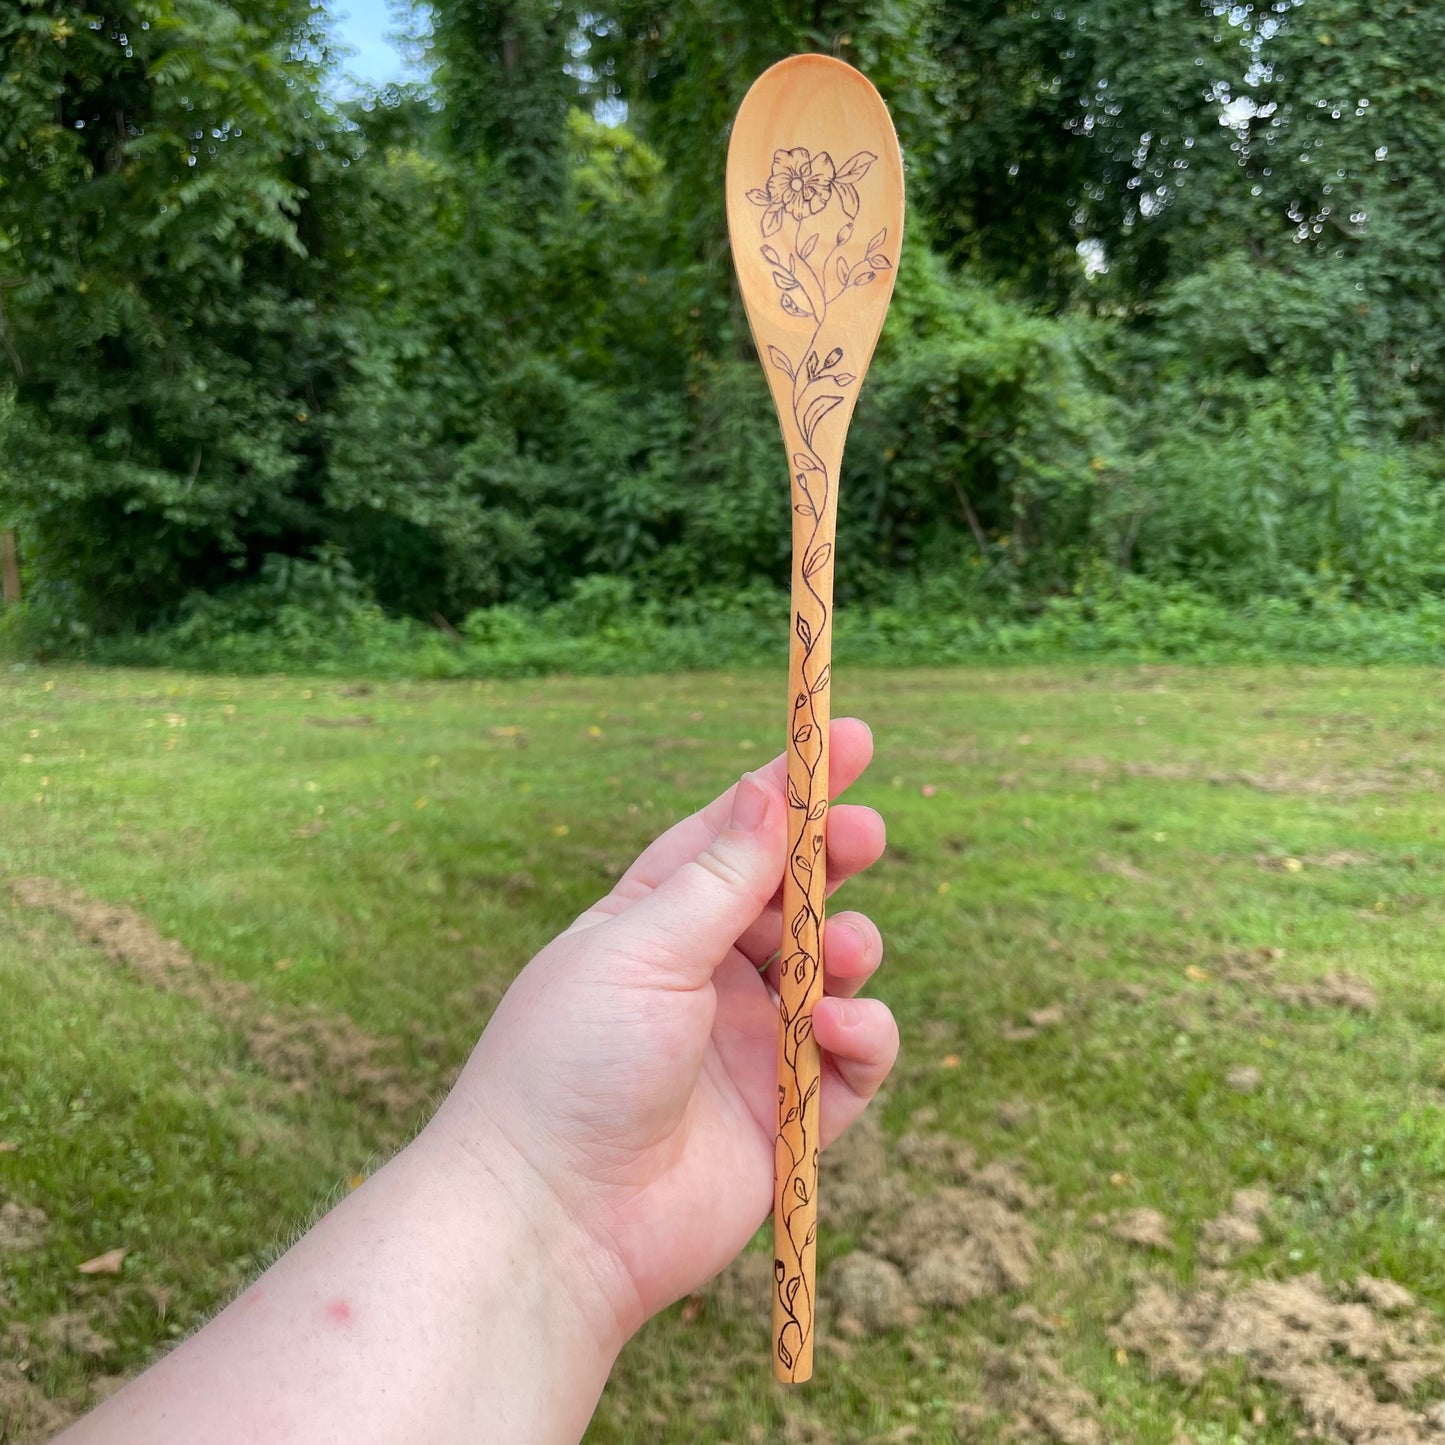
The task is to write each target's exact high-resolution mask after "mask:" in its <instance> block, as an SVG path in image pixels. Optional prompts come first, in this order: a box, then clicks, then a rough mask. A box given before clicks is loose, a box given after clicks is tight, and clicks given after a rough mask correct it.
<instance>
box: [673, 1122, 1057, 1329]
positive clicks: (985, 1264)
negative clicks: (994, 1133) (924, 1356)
mask: <svg viewBox="0 0 1445 1445" xmlns="http://www.w3.org/2000/svg"><path fill="white" fill-rule="evenodd" d="M820 1169H821V1176H822V1177H821V1182H820V1184H819V1189H818V1196H819V1207H820V1210H821V1214H822V1218H823V1221H824V1223H825V1224H826V1226H827V1227H828V1228H829V1229H830V1230H831V1231H833V1232H835V1233H839V1234H845V1235H851V1236H852V1237H853V1238H855V1239H857V1240H858V1241H859V1244H860V1247H859V1248H857V1249H854V1250H852V1251H850V1252H848V1253H846V1254H843V1255H840V1256H838V1257H837V1258H835V1259H833V1260H832V1261H831V1262H827V1263H825V1264H824V1268H823V1272H822V1280H821V1292H822V1294H823V1296H824V1301H825V1304H826V1311H825V1312H823V1313H821V1314H820V1319H824V1320H826V1321H827V1322H828V1325H829V1328H830V1331H831V1332H832V1333H834V1334H835V1335H836V1336H841V1339H839V1340H838V1341H837V1343H838V1344H839V1346H840V1347H841V1346H844V1345H846V1342H847V1340H848V1339H849V1338H855V1339H856V1338H858V1337H861V1336H867V1335H873V1334H877V1333H880V1332H882V1331H885V1330H891V1329H899V1328H907V1327H908V1326H909V1325H911V1324H913V1323H914V1322H916V1321H917V1320H918V1318H919V1317H920V1312H921V1307H929V1308H935V1309H960V1308H962V1307H963V1306H965V1305H967V1304H968V1303H969V1302H970V1301H972V1300H976V1299H982V1298H985V1297H990V1296H996V1295H1000V1294H1004V1293H1009V1292H1014V1291H1018V1290H1023V1289H1026V1288H1027V1287H1028V1284H1029V1280H1030V1277H1031V1272H1032V1268H1033V1265H1034V1262H1035V1260H1036V1258H1037V1250H1036V1247H1035V1243H1034V1232H1033V1227H1032V1225H1031V1224H1030V1222H1029V1219H1028V1217H1027V1215H1026V1214H1025V1213H1024V1211H1025V1210H1027V1209H1032V1208H1034V1207H1036V1206H1037V1205H1038V1204H1039V1203H1040V1202H1041V1196H1040V1194H1039V1191H1037V1190H1036V1189H1034V1188H1033V1187H1032V1186H1031V1185H1030V1184H1029V1183H1028V1182H1027V1181H1026V1180H1025V1179H1024V1178H1023V1177H1022V1176H1021V1175H1020V1174H1019V1173H1018V1171H1017V1170H1016V1169H1014V1168H1013V1167H1012V1166H1011V1165H1009V1164H1008V1163H1006V1162H1005V1161H1003V1160H991V1161H988V1162H984V1163H980V1162H979V1159H978V1155H977V1153H976V1152H975V1150H974V1149H973V1148H972V1147H970V1146H969V1145H968V1144H965V1143H964V1142H963V1141H962V1140H960V1139H957V1138H955V1137H953V1136H952V1135H950V1134H945V1133H942V1132H940V1131H934V1130H922V1129H919V1130H913V1131H911V1132H909V1133H907V1134H905V1135H904V1136H903V1137H902V1138H901V1139H899V1141H898V1142H897V1144H895V1145H893V1146H892V1147H891V1148H890V1147H889V1146H888V1144H887V1142H886V1141H885V1139H884V1137H883V1134H882V1130H881V1128H880V1126H879V1124H878V1119H877V1114H876V1112H875V1113H869V1114H866V1115H865V1116H864V1117H863V1118H862V1119H860V1120H859V1121H858V1123H857V1124H855V1125H854V1126H853V1128H852V1129H850V1130H849V1131H848V1133H847V1134H845V1135H844V1136H843V1138H842V1139H840V1140H839V1141H838V1142H837V1143H836V1144H834V1145H833V1147H832V1148H830V1149H829V1150H828V1151H827V1152H826V1153H825V1154H824V1155H823V1157H822V1161H821V1166H820ZM771 1263H772V1261H771V1259H770V1257H768V1256H766V1255H762V1254H757V1253H753V1252H750V1253H748V1254H744V1255H742V1256H741V1257H740V1258H738V1259H736V1260H734V1261H733V1262H732V1264H730V1265H729V1266H728V1267H727V1269H725V1270H724V1271H723V1272H722V1274H720V1275H719V1276H718V1277H717V1278H716V1279H714V1280H713V1281H712V1282H711V1283H710V1284H709V1285H708V1286H707V1287H706V1288H705V1289H704V1290H703V1291H702V1298H703V1299H706V1300H708V1301H710V1302H711V1303H712V1305H713V1306H714V1308H716V1310H717V1311H718V1312H719V1313H720V1314H721V1315H722V1316H723V1317H724V1318H729V1319H750V1320H758V1321H761V1320H763V1319H765V1318H766V1315H767V1311H768V1300H769V1298H770V1297H771V1290H772V1276H771Z"/></svg>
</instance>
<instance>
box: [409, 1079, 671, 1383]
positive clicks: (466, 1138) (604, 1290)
mask: <svg viewBox="0 0 1445 1445" xmlns="http://www.w3.org/2000/svg"><path fill="white" fill-rule="evenodd" d="M406 1152H407V1154H408V1155H411V1154H413V1152H415V1155H416V1159H415V1167H417V1168H419V1169H421V1170H424V1171H426V1172H427V1173H429V1174H431V1175H433V1176H435V1177H437V1178H439V1179H442V1180H444V1181H446V1187H448V1188H449V1189H451V1190H452V1191H455V1192H457V1193H459V1194H461V1195H462V1196H463V1198H464V1200H465V1204H466V1207H465V1209H464V1212H463V1217H464V1218H465V1219H467V1221H468V1222H469V1225H470V1226H471V1228H470V1230H469V1232H470V1233H471V1236H472V1237H471V1239H470V1240H469V1241H468V1242H469V1244H470V1245H471V1246H472V1247H473V1248H475V1249H476V1250H478V1251H480V1253H481V1255H482V1257H483V1258H484V1259H490V1260H495V1258H496V1256H497V1251H498V1246H499V1243H501V1242H502V1240H505V1251H504V1253H505V1258H506V1259H507V1262H508V1267H509V1269H510V1270H511V1271H512V1272H514V1273H515V1275H516V1276H517V1278H518V1279H519V1280H520V1279H526V1280H528V1281H529V1282H530V1287H531V1288H534V1289H536V1290H538V1291H539V1296H540V1297H539V1299H538V1301H537V1303H538V1306H539V1307H540V1308H541V1309H542V1310H543V1312H544V1314H545V1315H546V1317H547V1319H548V1320H549V1321H550V1322H551V1324H552V1325H553V1326H554V1327H555V1328H557V1329H558V1330H560V1331H562V1332H563V1333H564V1335H566V1336H568V1337H575V1338H576V1339H578V1340H581V1341H585V1342H586V1344H587V1346H588V1347H589V1348H590V1350H591V1351H592V1353H593V1354H594V1355H595V1358H596V1360H597V1361H598V1362H599V1363H600V1366H601V1370H602V1379H603V1381H605V1379H606V1375H607V1373H608V1372H609V1371H610V1370H611V1367H612V1365H613V1363H614V1361H615V1360H616V1358H617V1356H618V1354H619V1353H620V1352H621V1350H622V1347H623V1345H625V1344H626V1343H627V1341H628V1340H629V1339H630V1338H631V1337H632V1335H633V1334H635V1333H636V1331H637V1330H638V1328H639V1327H640V1326H641V1325H642V1323H643V1321H644V1319H645V1318H646V1314H645V1311H644V1309H643V1307H642V1303H641V1301H640V1299H639V1296H638V1293H637V1289H636V1286H635V1285H634V1283H633V1281H632V1277H631V1275H630V1274H629V1273H628V1271H627V1269H626V1268H625V1266H624V1265H623V1264H622V1262H621V1260H620V1259H619V1258H618V1256H617V1254H616V1252H615V1251H613V1250H611V1249H610V1248H608V1247H607V1246H606V1245H605V1243H604V1242H602V1241H599V1240H598V1239H597V1238H596V1237H595V1236H594V1235H593V1234H592V1233H591V1232H590V1231H589V1230H587V1229H586V1228H585V1227H584V1226H583V1225H582V1224H581V1223H580V1222H579V1221H578V1219H577V1217H576V1215H575V1214H574V1213H573V1211H572V1210H571V1209H570V1208H569V1207H568V1206H567V1204H566V1203H565V1202H564V1201H563V1200H562V1199H561V1198H560V1197H559V1196H558V1194H557V1192H556V1190H555V1189H554V1188H553V1187H552V1186H551V1184H550V1183H549V1182H548V1181H547V1179H546V1178H545V1177H544V1175H543V1174H542V1173H541V1172H540V1171H539V1170H538V1169H537V1167H536V1166H535V1165H534V1164H533V1163H532V1162H531V1160H530V1159H528V1158H527V1156H526V1154H525V1153H524V1152H523V1151H522V1150H521V1149H519V1148H518V1147H517V1146H516V1145H515V1144H514V1143H513V1142H512V1139H511V1138H510V1136H509V1135H508V1133H507V1131H506V1130H505V1129H504V1128H502V1127H501V1126H500V1125H499V1124H498V1122H497V1121H496V1120H494V1119H478V1118H476V1117H475V1116H474V1115H473V1114H471V1112H470V1111H467V1113H463V1111H461V1110H457V1111H455V1112H453V1110H452V1109H450V1108H449V1107H448V1105H447V1104H443V1106H442V1108H441V1109H440V1110H439V1111H438V1113H437V1114H436V1116H435V1117H434V1118H433V1119H432V1120H431V1122H430V1123H428V1124H427V1126H426V1128H425V1129H424V1130H423V1131H422V1132H421V1134H419V1135H418V1136H417V1138H416V1139H415V1140H414V1141H413V1142H412V1144H410V1145H409V1146H408V1148H407V1151H406ZM499 1233H500V1238H499ZM599 1390H600V1385H599Z"/></svg>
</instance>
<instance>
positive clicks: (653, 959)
mask: <svg viewBox="0 0 1445 1445" xmlns="http://www.w3.org/2000/svg"><path fill="white" fill-rule="evenodd" d="M784 819H785V809H784V807H783V803H782V797H781V794H780V793H779V792H778V790H777V789H776V788H771V787H769V786H768V785H767V784H766V783H765V782H763V781H762V780H761V778H759V777H758V775H757V774H756V773H744V774H743V776H742V778H741V779H739V781H738V785H737V787H736V788H735V789H734V790H733V801H732V812H731V814H730V815H729V817H728V820H727V822H726V824H724V826H723V828H722V831H721V832H719V833H718V834H717V835H716V836H715V837H714V838H713V840H712V842H710V843H709V844H708V845H707V847H706V848H704V849H703V850H702V852H701V853H699V854H698V855H697V856H696V857H695V858H691V859H689V860H688V861H687V862H686V863H684V864H683V865H682V866H681V867H680V868H679V869H678V870H677V871H676V872H675V873H673V874H672V875H671V876H670V877H668V878H666V879H664V880H663V881H662V882H661V883H659V884H658V885H657V887H656V888H654V889H653V890H652V892H651V893H649V894H648V895H647V897H646V898H644V899H642V900H641V901H640V902H638V903H636V904H634V905H633V906H632V907H631V908H629V909H628V910H627V912H626V913H624V914H622V915H620V916H619V917H617V918H614V919H612V920H611V921H610V922H608V923H607V924H605V925H604V928H605V929H606V932H607V935H608V940H609V942H610V944H611V946H612V947H613V948H614V949H616V950H617V951H618V952H620V953H622V954H624V955H625V956H626V957H628V958H630V959H632V960H634V961H636V962H638V963H640V964H642V965H643V966H644V967H647V968H649V969H652V970H656V971H659V972H660V973H661V974H662V975H663V978H664V980H665V981H666V982H669V983H672V984H673V985H674V986H677V987H682V988H697V987H699V986H700V985H701V984H702V983H704V982H705V981H706V980H707V979H708V978H709V977H710V976H711V974H712V971H713V969H715V968H716V967H717V966H718V964H719V963H721V962H722V960H723V958H724V956H725V955H726V954H727V951H728V949H729V948H731V947H732V946H733V944H734V943H736V942H737V940H738V938H739V937H740V936H741V935H742V933H743V931H744V930H745V929H746V928H748V926H749V925H750V924H752V923H753V922H755V921H756V919H757V917H758V915H759V914H760V913H761V912H762V911H763V909H764V908H765V907H766V906H767V904H768V901H769V900H770V899H771V898H772V896H773V894H774V893H776V892H777V891H778V885H779V884H780V883H781V882H782V877H783V859H784V855H785V854H786V852H787V837H786V828H785V826H784Z"/></svg>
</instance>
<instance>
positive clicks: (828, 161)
mask: <svg viewBox="0 0 1445 1445" xmlns="http://www.w3.org/2000/svg"><path fill="white" fill-rule="evenodd" d="M835 174H836V172H835V171H834V169H833V158H832V156H830V155H829V154H828V152H827V151H819V152H818V154H817V155H815V156H810V155H809V154H808V151H807V148H806V147H804V146H797V147H795V148H794V149H793V150H790V151H774V152H773V173H772V175H771V176H769V177H768V185H767V190H766V192H765V194H766V196H767V198H768V205H769V208H772V207H774V206H781V207H782V208H783V209H784V210H785V211H786V212H787V213H788V214H789V215H790V216H792V217H793V219H794V220H798V221H801V220H803V219H804V217H806V216H816V215H817V214H818V212H819V211H821V210H822V209H823V207H824V206H826V205H827V204H828V201H829V198H830V197H831V196H832V194H833V177H834V175H835Z"/></svg>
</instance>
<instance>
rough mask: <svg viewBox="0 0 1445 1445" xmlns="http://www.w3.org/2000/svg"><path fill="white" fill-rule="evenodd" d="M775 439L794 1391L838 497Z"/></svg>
mask: <svg viewBox="0 0 1445 1445" xmlns="http://www.w3.org/2000/svg"><path fill="white" fill-rule="evenodd" d="M783 436H784V439H785V441H786V444H787V447H788V454H789V456H790V457H792V459H793V487H792V498H793V588H792V617H793V627H792V639H791V645H790V648H789V661H788V697H789V704H788V743H787V753H788V861H787V865H786V871H785V872H784V874H783V924H784V933H783V941H782V942H783V946H782V954H781V959H780V964H779V984H778V987H779V994H780V1000H779V1010H780V1018H779V1029H778V1135H777V1143H776V1150H777V1154H776V1159H775V1163H774V1170H773V1188H774V1196H773V1261H774V1263H773V1272H774V1276H775V1281H774V1282H775V1284H776V1289H775V1291H774V1296H773V1339H774V1350H773V1369H774V1371H775V1373H776V1374H777V1376H778V1378H779V1379H781V1380H787V1381H794V1382H796V1381H800V1380H806V1379H808V1378H809V1377H810V1376H811V1375H812V1373H813V1311H814V1295H815V1281H816V1263H817V1237H818V1148H819V1142H820V1140H819V1117H818V1092H819V1083H820V1071H821V1059H820V1056H819V1051H818V1043H817V1040H816V1039H815V1038H814V1037H813V1006H814V1005H815V1004H816V1003H817V1001H818V999H819V998H820V997H822V993H823V915H824V896H825V886H826V881H827V875H828V863H827V847H826V844H825V841H824V838H825V830H826V827H827V818H828V720H829V713H830V710H831V703H832V687H831V677H832V662H831V659H832V649H833V542H834V533H835V529H836V519H837V499H838V488H837V485H836V475H835V470H834V469H832V468H830V466H829V461H830V460H831V459H830V458H825V457H822V456H819V455H818V452H817V451H815V450H814V449H813V447H812V444H811V441H810V438H809V435H808V434H807V433H806V432H805V428H804V425H803V420H802V406H801V403H800V405H799V406H798V407H795V408H794V410H793V414H792V415H790V416H789V415H785V416H784V418H783ZM840 450H841V449H840Z"/></svg>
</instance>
